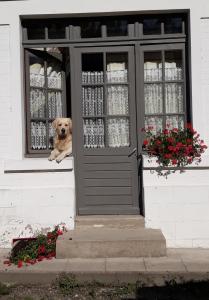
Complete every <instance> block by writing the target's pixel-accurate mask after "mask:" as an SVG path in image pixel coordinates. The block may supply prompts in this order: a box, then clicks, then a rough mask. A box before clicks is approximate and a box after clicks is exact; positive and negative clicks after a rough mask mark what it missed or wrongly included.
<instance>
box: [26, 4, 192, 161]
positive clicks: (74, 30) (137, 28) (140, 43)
mask: <svg viewBox="0 0 209 300" xmlns="http://www.w3.org/2000/svg"><path fill="white" fill-rule="evenodd" d="M174 14H175V15H183V16H184V21H183V22H182V33H173V34H165V33H164V30H163V25H162V24H161V29H162V30H161V34H159V35H143V24H142V22H137V21H136V22H132V23H134V24H128V35H127V36H116V37H114V36H113V37H107V36H106V33H105V32H106V29H105V26H102V28H101V30H102V37H101V38H93V39H92V38H79V28H78V26H74V27H73V26H72V25H70V26H68V27H66V38H65V39H48V33H47V29H45V34H46V36H45V37H46V39H42V40H28V38H27V30H26V28H24V27H23V29H22V30H23V35H22V37H23V39H22V45H23V49H24V51H25V49H26V50H27V49H28V50H30V48H38V47H40V48H43V47H68V48H69V49H72V50H73V49H74V48H76V47H80V46H82V47H84V46H85V47H89V46H94V45H95V46H97V47H99V46H108V47H111V46H119V45H133V46H134V47H135V65H136V67H135V81H136V82H140V84H136V87H135V90H136V101H139V102H140V104H139V105H137V127H138V128H143V127H144V119H145V114H144V110H143V105H144V98H143V97H142V94H141V91H142V90H143V87H142V84H141V82H142V81H141V77H142V76H141V74H143V73H144V70H142V68H143V67H144V64H143V63H142V57H141V52H142V51H141V48H142V47H146V46H147V47H148V46H150V47H152V46H154V45H158V44H160V45H161V44H163V45H164V44H165V45H170V47H172V45H178V44H180V43H182V44H184V45H185V54H186V56H185V61H184V63H185V64H186V69H185V70H184V71H185V74H184V80H185V82H186V88H185V93H186V97H185V103H186V104H185V107H186V110H185V116H186V118H187V121H188V122H190V123H192V105H191V104H192V101H191V97H192V93H191V91H192V88H191V41H190V38H191V34H190V11H189V10H175V11H174V10H169V11H159V12H154V13H153V12H143V13H140V12H137V13H134V14H132V15H129V16H130V17H131V18H132V17H133V18H134V20H136V18H141V17H142V16H144V17H145V16H151V15H152V16H153V17H154V16H158V15H160V16H162V17H163V16H164V17H168V16H169V15H174ZM91 16H92V17H94V16H95V17H96V18H97V19H99V18H104V17H106V18H108V17H109V15H107V14H99V15H98V14H91V15H89V16H88V17H91ZM111 16H112V15H111ZM126 16H127V14H126V13H125V12H124V15H121V14H120V15H118V14H117V13H115V14H114V17H116V18H117V17H124V18H125V17H126ZM65 17H66V16H65ZM68 17H69V16H68ZM42 18H45V19H42V20H46V19H47V18H48V16H47V15H45V16H42ZM76 18H78V19H80V20H81V19H83V18H85V16H84V15H80V16H79V17H76ZM55 19H57V17H56V18H55ZM25 20H27V21H28V22H29V23H30V21H31V22H33V21H34V20H40V16H39V17H38V16H37V18H36V19H34V16H33V17H30V16H27V17H22V21H25ZM69 52H70V60H71V67H70V70H71V72H72V71H73V68H74V63H73V61H72V60H73V59H74V57H73V55H72V53H73V52H72V51H71V50H69ZM72 66H73V67H72ZM137 69H138V71H137ZM26 77H27V76H25V78H26ZM70 80H71V84H72V86H73V83H74V79H73V78H71V79H70ZM141 87H142V88H141ZM25 91H26V94H25V95H26V97H25V98H26V99H25V102H26V106H25V107H26V108H27V105H28V104H27V102H28V99H29V98H28V96H27V95H28V94H27V81H26V80H25ZM73 95H74V92H73V91H71V98H72V99H73ZM65 103H66V100H65ZM71 107H72V114H73V113H75V108H74V104H73V102H72V103H71ZM27 115H28V112H27ZM26 125H27V126H28V123H27V121H26ZM27 131H28V129H26V133H27ZM26 137H27V140H28V135H27V134H26ZM75 139H76V137H75V138H74V140H75ZM27 140H26V145H25V148H26V151H25V153H26V154H25V156H26V157H45V156H47V155H48V153H49V152H50V151H46V152H45V153H40V152H39V153H37V151H36V153H29V151H28V143H27ZM142 141H143V135H140V137H139V138H138V146H139V149H140V148H141V145H142ZM74 148H75V143H74Z"/></svg>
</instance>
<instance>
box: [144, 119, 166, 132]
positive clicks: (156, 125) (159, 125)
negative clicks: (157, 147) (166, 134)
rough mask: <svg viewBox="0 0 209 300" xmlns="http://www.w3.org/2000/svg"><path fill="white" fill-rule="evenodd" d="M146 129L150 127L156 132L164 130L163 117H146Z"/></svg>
mask: <svg viewBox="0 0 209 300" xmlns="http://www.w3.org/2000/svg"><path fill="white" fill-rule="evenodd" d="M145 129H146V130H147V129H150V130H151V131H152V132H153V133H154V134H156V133H157V132H160V131H162V129H163V119H162V117H145Z"/></svg>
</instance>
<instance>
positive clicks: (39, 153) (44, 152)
mask: <svg viewBox="0 0 209 300" xmlns="http://www.w3.org/2000/svg"><path fill="white" fill-rule="evenodd" d="M34 48H46V47H40V46H39V47H32V48H28V47H27V48H24V58H25V60H24V62H25V72H24V75H25V109H26V118H25V121H26V143H25V157H47V156H48V155H49V153H50V152H51V150H52V149H50V148H49V125H48V124H49V122H50V121H53V118H49V115H48V91H50V90H53V88H49V87H47V86H46V84H44V86H43V87H40V88H39V87H38V89H40V90H43V91H45V101H46V102H45V106H46V116H45V118H43V122H46V149H39V150H33V149H32V147H31V127H30V126H31V121H32V120H35V119H37V121H38V120H39V119H40V121H41V119H42V118H32V117H31V111H30V89H31V86H30V63H29V56H30V51H32V50H34ZM45 71H46V60H44V77H45V83H46V82H47V74H46V72H45ZM61 82H62V84H61V89H57V90H59V91H61V94H62V96H61V97H62V98H61V99H62V100H61V101H62V113H63V116H65V115H66V86H65V76H64V72H63V71H62V75H61ZM32 88H33V87H32ZM35 88H36V87H34V89H35Z"/></svg>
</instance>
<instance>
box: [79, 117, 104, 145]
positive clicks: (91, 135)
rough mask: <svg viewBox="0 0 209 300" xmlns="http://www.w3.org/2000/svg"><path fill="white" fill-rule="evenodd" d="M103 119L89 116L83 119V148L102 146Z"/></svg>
mask: <svg viewBox="0 0 209 300" xmlns="http://www.w3.org/2000/svg"><path fill="white" fill-rule="evenodd" d="M104 132H105V130H104V120H103V119H101V118H91V119H84V120H83V142H84V148H104V146H105V144H104V143H105V137H104Z"/></svg>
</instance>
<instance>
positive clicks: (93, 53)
mask: <svg viewBox="0 0 209 300" xmlns="http://www.w3.org/2000/svg"><path fill="white" fill-rule="evenodd" d="M74 57H75V78H76V99H75V101H76V118H74V126H76V128H75V127H74V128H75V131H74V132H75V134H76V135H77V137H76V139H77V145H78V147H77V151H76V162H75V163H76V165H75V167H76V168H75V169H76V191H77V212H78V214H119V213H121V214H138V213H139V203H138V202H139V201H138V195H139V187H138V167H137V151H135V152H133V150H134V149H136V147H137V137H136V107H135V66H134V49H133V47H132V46H120V47H88V48H87V47H86V48H77V49H75V52H74ZM132 152H133V154H132V155H131V156H129V154H130V153H132Z"/></svg>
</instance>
